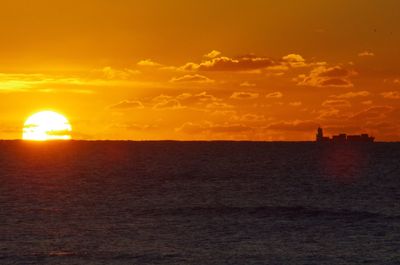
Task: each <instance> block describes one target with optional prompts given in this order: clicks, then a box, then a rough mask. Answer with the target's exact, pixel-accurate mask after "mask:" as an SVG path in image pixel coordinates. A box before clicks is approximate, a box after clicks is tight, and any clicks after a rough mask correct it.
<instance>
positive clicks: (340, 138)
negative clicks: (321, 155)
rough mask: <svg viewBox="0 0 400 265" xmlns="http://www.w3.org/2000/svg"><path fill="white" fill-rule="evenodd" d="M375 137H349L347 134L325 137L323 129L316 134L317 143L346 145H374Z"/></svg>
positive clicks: (363, 135) (365, 135)
mask: <svg viewBox="0 0 400 265" xmlns="http://www.w3.org/2000/svg"><path fill="white" fill-rule="evenodd" d="M374 140H375V137H372V136H369V135H368V134H366V133H365V134H359V135H347V134H345V133H342V134H338V135H333V136H332V138H329V137H326V136H324V132H323V129H322V128H321V127H319V128H318V130H317V134H316V142H318V143H320V142H332V143H346V142H358V143H372V142H374Z"/></svg>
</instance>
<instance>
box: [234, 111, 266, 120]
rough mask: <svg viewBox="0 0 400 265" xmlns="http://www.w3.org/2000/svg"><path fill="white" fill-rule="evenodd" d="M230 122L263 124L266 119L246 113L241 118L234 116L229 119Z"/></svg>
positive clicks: (262, 116)
mask: <svg viewBox="0 0 400 265" xmlns="http://www.w3.org/2000/svg"><path fill="white" fill-rule="evenodd" d="M231 120H233V121H241V122H264V121H266V120H267V119H266V118H265V116H264V115H258V114H252V113H248V114H244V115H241V116H238V115H234V116H232V117H231Z"/></svg>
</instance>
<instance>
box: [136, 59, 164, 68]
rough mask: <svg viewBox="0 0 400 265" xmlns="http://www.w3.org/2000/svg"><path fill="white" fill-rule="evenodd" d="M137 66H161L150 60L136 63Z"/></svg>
mask: <svg viewBox="0 0 400 265" xmlns="http://www.w3.org/2000/svg"><path fill="white" fill-rule="evenodd" d="M137 65H138V66H148V67H160V66H163V65H162V64H160V63H157V62H155V61H153V60H152V59H145V60H141V61H139V62H137Z"/></svg>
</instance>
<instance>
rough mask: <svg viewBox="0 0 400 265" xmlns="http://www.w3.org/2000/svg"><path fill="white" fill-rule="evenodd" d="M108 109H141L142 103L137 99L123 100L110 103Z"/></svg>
mask: <svg viewBox="0 0 400 265" xmlns="http://www.w3.org/2000/svg"><path fill="white" fill-rule="evenodd" d="M108 108H109V109H115V110H124V109H143V108H144V106H143V103H142V102H140V101H138V100H133V101H131V100H123V101H121V102H119V103H117V104H114V105H111V106H109V107H108Z"/></svg>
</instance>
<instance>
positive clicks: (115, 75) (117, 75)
mask: <svg viewBox="0 0 400 265" xmlns="http://www.w3.org/2000/svg"><path fill="white" fill-rule="evenodd" d="M100 71H101V72H102V73H103V75H104V77H105V78H107V79H122V80H126V79H129V78H131V77H132V76H133V75H137V74H139V73H140V72H139V71H137V70H132V69H127V68H126V69H123V70H118V69H114V68H112V67H110V66H106V67H104V68H103V69H101V70H100Z"/></svg>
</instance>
